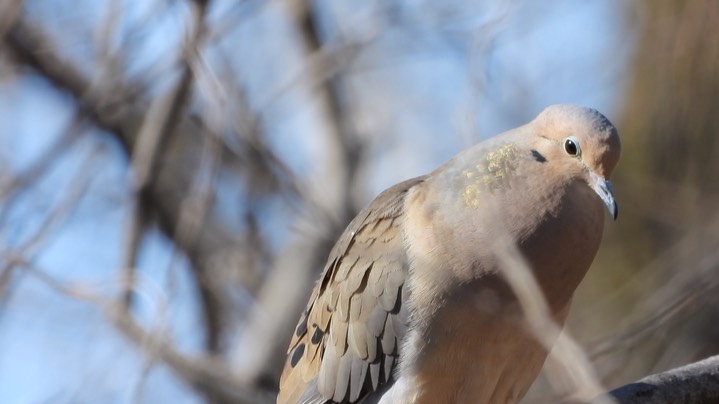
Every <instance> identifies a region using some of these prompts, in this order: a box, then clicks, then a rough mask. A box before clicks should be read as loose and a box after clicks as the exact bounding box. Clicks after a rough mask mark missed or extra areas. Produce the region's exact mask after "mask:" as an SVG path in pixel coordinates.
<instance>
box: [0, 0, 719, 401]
mask: <svg viewBox="0 0 719 404" xmlns="http://www.w3.org/2000/svg"><path fill="white" fill-rule="evenodd" d="M717 21H719V3H718V2H716V1H713V0H694V1H681V0H675V1H672V0H637V1H632V2H626V1H619V0H613V1H607V0H590V1H570V0H564V1H553V2H536V1H529V0H524V1H521V0H516V1H499V0H496V1H491V0H485V1H471V0H470V1H467V0H464V1H455V0H452V1H442V2H436V1H403V0H397V1H395V0H389V1H361V2H358V1H354V0H335V1H328V0H316V1H312V2H310V1H302V0H297V1H294V0H286V1H280V0H278V1H261V0H244V1H234V0H194V1H193V0H173V1H170V0H135V1H132V0H105V1H97V0H72V1H70V0H55V1H44V0H26V1H22V0H4V1H3V2H1V3H0V249H1V251H0V402H3V403H44V402H52V403H65V402H67V403H84V402H108V403H112V402H117V403H125V402H176V403H196V402H205V401H213V402H223V401H224V402H247V403H255V402H263V400H265V399H267V398H268V397H270V395H271V392H272V391H273V390H274V389H276V384H277V378H278V375H279V372H280V370H281V367H282V363H283V361H284V352H285V349H286V347H287V343H288V340H289V335H290V333H291V329H292V328H293V326H294V325H295V322H296V320H297V317H298V314H299V312H300V311H301V309H302V308H303V307H304V305H305V303H306V301H307V298H308V295H309V290H310V288H311V287H312V285H313V282H314V280H315V279H316V277H317V276H318V274H319V272H320V271H321V269H322V266H323V264H324V260H325V258H326V256H327V254H328V251H329V249H330V248H331V245H332V242H333V240H334V239H335V238H336V237H337V235H338V234H339V233H340V232H341V231H342V229H343V228H344V226H345V225H346V224H347V223H348V222H349V220H350V219H351V218H352V217H353V215H354V214H355V213H356V212H357V211H358V209H360V208H361V207H362V206H363V205H364V204H366V203H367V202H368V201H370V200H371V199H372V198H373V197H374V196H375V195H376V194H377V193H378V192H380V191H381V190H382V189H384V188H386V187H388V186H390V185H392V184H394V183H396V182H398V181H400V180H403V179H406V178H409V177H412V176H416V175H420V174H424V173H426V172H428V171H430V170H432V169H433V168H434V167H436V166H438V165H439V164H441V163H442V162H444V161H445V160H447V159H448V158H450V157H451V156H452V155H454V154H455V153H457V152H458V151H460V150H462V149H463V148H466V147H468V146H470V145H472V144H474V143H476V142H478V141H480V140H482V139H485V138H487V137H490V136H492V135H494V134H497V133H499V132H501V131H503V130H506V129H509V128H512V127H515V126H517V125H520V124H522V123H525V122H526V121H528V120H530V119H531V118H532V117H534V116H535V115H536V114H537V113H538V112H539V111H541V109H543V108H544V107H545V106H547V105H549V104H552V103H559V102H563V103H565V102H569V103H578V104H582V105H586V106H591V107H594V108H597V109H599V110H600V111H602V112H603V113H604V114H605V115H607V116H608V117H609V118H610V120H612V121H613V122H614V123H615V124H616V125H617V126H618V128H619V131H620V134H621V136H622V142H623V156H622V159H621V161H620V165H619V166H618V168H617V170H616V174H615V175H614V177H613V178H612V180H613V182H614V185H615V191H616V194H617V198H618V201H619V204H620V215H619V220H618V221H617V222H616V223H611V224H609V223H608V224H607V226H606V233H605V239H604V242H603V245H602V247H601V250H600V253H599V256H598V257H597V259H596V261H595V263H594V265H593V267H592V269H591V270H590V273H589V275H588V276H587V278H586V279H585V280H584V282H583V284H582V285H581V287H580V289H579V290H578V293H577V296H576V298H575V304H574V308H573V311H572V313H571V316H570V320H569V323H568V329H569V332H570V334H571V335H572V336H574V337H575V338H576V339H577V341H578V342H579V343H580V344H581V346H582V347H583V348H584V350H585V352H586V354H587V356H588V357H589V358H590V359H591V361H592V364H593V365H594V366H595V370H596V372H597V374H598V375H599V377H600V378H601V381H602V383H603V384H604V386H606V387H609V388H611V387H615V386H618V385H622V384H624V383H627V382H630V381H633V380H635V379H637V378H639V377H641V376H644V375H647V374H650V373H653V372H657V371H661V370H664V369H669V368H672V367H675V366H678V365H680V364H684V363H688V362H692V361H695V360H698V359H700V358H703V357H706V356H709V355H711V354H716V353H717V352H719V288H718V287H717V286H718V280H719V209H717V206H718V204H719V30H717V28H716V24H717ZM547 385H548V384H547V383H546V380H544V379H542V378H540V380H539V381H538V383H537V384H536V385H535V388H533V389H532V391H531V393H530V395H529V396H528V397H527V399H526V400H527V402H543V400H546V399H547V397H549V396H548V395H551V394H555V393H558V392H552V390H551V389H549V388H548V387H547Z"/></svg>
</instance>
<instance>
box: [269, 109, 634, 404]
mask: <svg viewBox="0 0 719 404" xmlns="http://www.w3.org/2000/svg"><path fill="white" fill-rule="evenodd" d="M620 148H621V146H620V142H619V135H618V134H617V130H616V129H615V127H614V126H613V125H612V124H611V122H609V120H608V119H607V118H605V117H604V116H603V115H602V114H600V113H599V112H597V111H596V110H593V109H589V108H585V107H580V106H575V105H554V106H550V107H548V108H547V109H545V110H544V111H542V112H541V113H540V114H539V116H537V117H536V118H535V119H534V120H533V121H531V122H529V123H528V124H526V125H524V126H521V127H519V128H516V129H512V130H510V131H508V132H505V133H503V134H501V135H498V136H496V137H494V138H491V139H488V140H486V141H484V142H481V143H479V144H477V145H476V146H474V147H472V148H470V149H468V150H466V151H464V152H462V153H460V154H458V155H457V156H455V157H454V158H453V159H451V160H450V161H449V162H447V163H445V164H444V165H442V166H441V167H439V168H438V169H436V170H435V171H434V172H432V173H431V174H429V175H426V176H422V177H417V178H413V179H410V180H407V181H404V182H402V183H399V184H397V185H395V186H393V187H391V188H389V189H387V190H386V191H384V192H382V193H381V194H380V195H379V196H378V197H377V198H376V199H375V200H374V201H372V202H371V203H370V204H369V206H367V207H366V208H365V209H364V210H362V211H361V212H360V213H359V214H358V215H357V217H355V218H354V220H353V221H352V222H351V223H350V224H349V226H348V227H347V229H346V230H345V232H344V233H343V234H342V236H341V237H340V239H339V240H338V241H337V243H336V244H335V246H334V248H333V250H332V252H331V253H330V256H329V260H328V262H327V264H326V266H325V269H324V272H323V274H322V277H321V278H320V280H319V281H318V283H317V285H316V287H315V288H314V291H313V292H312V295H311V297H310V301H309V304H308V305H307V309H306V310H305V311H304V313H303V314H302V316H301V318H300V321H299V324H298V325H297V328H296V329H295V332H294V334H293V335H292V341H291V343H290V347H289V350H288V357H287V362H286V364H285V367H284V371H283V373H282V377H281V380H280V392H279V396H278V398H277V402H278V403H281V404H284V403H293V404H294V403H332V402H338V403H356V402H362V403H382V404H385V403H431V404H437V403H506V402H516V401H518V400H519V399H521V398H522V396H523V395H524V394H525V392H526V391H527V389H528V388H529V386H530V385H531V383H532V382H533V381H534V379H535V378H536V376H537V374H538V372H539V370H540V368H541V367H542V364H543V362H544V360H545V358H546V356H547V349H546V348H545V347H544V346H543V345H542V344H540V343H539V342H538V341H537V338H536V337H535V336H534V335H532V333H531V331H529V328H528V327H526V324H525V322H524V321H525V320H524V319H523V314H522V310H521V308H519V305H518V304H517V296H516V295H515V294H514V293H513V291H512V289H511V288H510V287H509V286H508V283H507V282H506V281H505V279H506V278H504V277H503V276H502V274H501V272H502V264H501V262H500V259H499V258H498V256H497V253H496V251H495V247H496V245H497V243H496V240H498V239H500V238H502V237H505V236H508V237H509V240H511V242H512V243H515V245H516V247H517V249H518V251H520V252H521V254H522V256H523V258H524V259H525V261H526V262H527V264H528V267H529V268H531V271H532V274H533V275H534V277H535V279H536V280H537V284H538V285H539V286H540V287H541V290H542V292H543V293H544V296H545V298H546V301H547V304H548V306H549V309H550V311H551V314H552V316H553V318H554V320H556V322H557V323H558V324H559V325H560V326H561V325H563V323H564V320H565V317H566V314H567V311H568V309H569V305H570V303H571V300H572V296H573V294H574V290H575V289H576V287H577V285H578V284H579V282H580V281H581V280H582V278H583V277H584V275H585V273H586V271H587V269H588V268H589V266H590V264H591V263H592V260H593V259H594V256H595V254H596V253H597V250H598V248H599V243H600V239H601V237H602V231H603V228H604V213H603V209H604V206H606V208H608V209H609V213H610V214H611V216H612V217H613V218H614V219H616V216H617V205H616V203H615V200H614V195H613V192H612V188H611V184H610V183H609V181H608V179H609V175H610V174H611V172H612V170H613V169H614V167H615V165H616V164H617V161H618V160H619V155H620ZM505 238H506V237H505Z"/></svg>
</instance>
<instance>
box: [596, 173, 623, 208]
mask: <svg viewBox="0 0 719 404" xmlns="http://www.w3.org/2000/svg"><path fill="white" fill-rule="evenodd" d="M589 178H590V180H589V181H590V183H589V185H590V186H591V187H592V189H594V192H596V193H597V195H599V197H600V198H602V202H604V204H605V205H606V206H607V209H608V210H609V214H610V215H612V218H613V219H614V220H617V215H618V214H619V209H618V208H617V201H616V200H615V199H614V191H613V190H612V183H611V182H609V181H607V180H606V179H605V178H604V177H602V176H601V175H597V174H595V173H594V172H590V173H589Z"/></svg>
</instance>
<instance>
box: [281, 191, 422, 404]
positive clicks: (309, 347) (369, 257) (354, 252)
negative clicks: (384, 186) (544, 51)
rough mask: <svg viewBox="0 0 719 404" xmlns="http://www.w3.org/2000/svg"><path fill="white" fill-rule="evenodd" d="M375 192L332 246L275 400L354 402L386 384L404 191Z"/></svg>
mask: <svg viewBox="0 0 719 404" xmlns="http://www.w3.org/2000/svg"><path fill="white" fill-rule="evenodd" d="M423 181H424V177H418V178H415V179H412V180H408V181H405V182H403V183H400V184H397V185H395V186H394V187H392V188H390V189H388V190H387V191H385V192H383V193H382V194H380V195H379V196H378V197H377V198H376V199H375V200H374V201H373V202H372V203H370V205H369V206H368V207H367V208H365V209H364V210H363V211H362V212H360V213H359V214H358V215H357V217H356V218H355V219H354V220H353V221H352V222H351V223H350V224H349V226H348V227H347V229H346V230H345V232H344V233H343V234H342V236H341V237H340V239H339V240H338V241H337V243H336V244H335V246H334V248H333V249H332V252H331V253H330V257H329V260H328V263H327V265H326V266H325V270H324V272H323V274H322V277H321V278H320V281H319V282H318V283H317V285H316V286H315V289H314V290H313V292H312V295H311V297H310V302H309V304H308V306H307V309H306V310H305V312H304V313H303V315H302V316H301V318H300V322H299V324H298V326H297V328H296V329H295V332H294V333H293V336H292V342H291V343H290V348H289V350H288V359H287V362H286V363H285V368H284V370H283V372H282V378H281V379H280V394H279V396H278V398H277V401H278V403H283V404H284V403H293V404H294V403H297V402H301V403H326V402H332V401H335V402H350V403H354V402H357V401H359V400H361V399H362V397H364V396H366V395H367V394H369V393H371V392H373V391H375V390H377V389H378V388H380V387H381V386H382V385H383V384H385V383H388V382H391V375H392V371H393V369H394V366H395V364H396V363H397V361H396V359H397V355H398V346H399V341H401V339H402V338H403V337H404V335H405V333H406V329H407V323H408V321H409V319H408V315H407V310H406V308H405V309H404V310H402V309H403V307H402V306H403V305H402V302H403V300H402V296H403V292H405V291H403V286H404V282H405V278H406V275H407V271H408V262H407V257H406V250H405V247H406V246H405V243H404V236H403V234H402V229H401V223H402V220H401V216H402V213H403V208H404V198H405V196H406V194H407V191H408V190H409V189H410V188H412V187H414V186H416V185H418V184H421V183H422V182H423Z"/></svg>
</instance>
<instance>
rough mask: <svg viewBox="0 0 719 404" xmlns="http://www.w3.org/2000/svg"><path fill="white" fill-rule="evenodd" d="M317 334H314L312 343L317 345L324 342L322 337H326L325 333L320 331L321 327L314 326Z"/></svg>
mask: <svg viewBox="0 0 719 404" xmlns="http://www.w3.org/2000/svg"><path fill="white" fill-rule="evenodd" d="M314 327H315V332H314V333H313V334H312V343H313V344H315V345H317V344H319V343H320V342H321V341H322V336H324V335H325V333H324V331H322V330H320V327H317V326H314Z"/></svg>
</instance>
